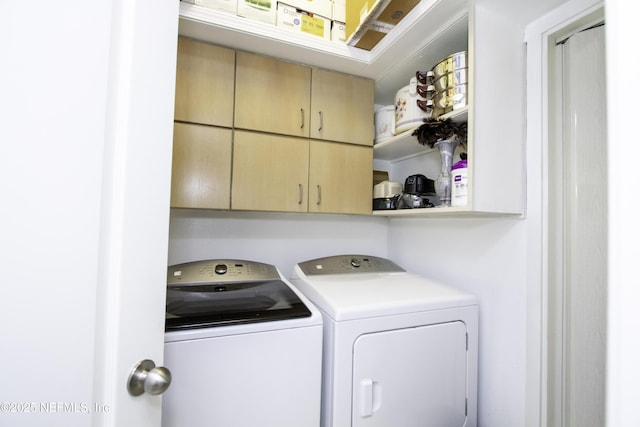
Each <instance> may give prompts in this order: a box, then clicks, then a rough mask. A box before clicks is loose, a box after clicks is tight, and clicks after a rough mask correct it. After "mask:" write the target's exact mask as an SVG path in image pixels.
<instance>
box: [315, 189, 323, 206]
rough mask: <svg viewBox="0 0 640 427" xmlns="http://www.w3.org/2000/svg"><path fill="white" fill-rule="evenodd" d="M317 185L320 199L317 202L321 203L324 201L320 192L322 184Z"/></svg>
mask: <svg viewBox="0 0 640 427" xmlns="http://www.w3.org/2000/svg"><path fill="white" fill-rule="evenodd" d="M317 187H318V200H317V201H316V204H317V205H319V204H320V202H321V201H322V196H321V194H320V184H318V185H317Z"/></svg>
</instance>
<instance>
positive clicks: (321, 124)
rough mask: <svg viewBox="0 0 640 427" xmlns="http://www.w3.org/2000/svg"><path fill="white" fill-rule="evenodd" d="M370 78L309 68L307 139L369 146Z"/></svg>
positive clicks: (371, 132)
mask: <svg viewBox="0 0 640 427" xmlns="http://www.w3.org/2000/svg"><path fill="white" fill-rule="evenodd" d="M373 92H374V86H373V81H372V80H369V79H364V78H361V77H355V76H350V75H348V74H342V73H336V72H334V71H327V70H319V69H313V74H312V79H311V138H315V139H323V140H329V141H339V142H347V143H350V144H360V145H368V146H372V145H373V139H374V133H375V127H374V123H373V104H374V101H373V96H374V94H373Z"/></svg>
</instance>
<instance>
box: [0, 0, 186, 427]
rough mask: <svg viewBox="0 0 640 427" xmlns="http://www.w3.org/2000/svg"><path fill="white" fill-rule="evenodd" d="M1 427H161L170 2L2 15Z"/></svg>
mask: <svg viewBox="0 0 640 427" xmlns="http://www.w3.org/2000/svg"><path fill="white" fill-rule="evenodd" d="M2 14H3V18H4V19H3V24H2V25H1V26H0V39H1V40H2V42H0V43H1V46H2V49H1V51H2V55H1V57H0V64H1V65H2V79H0V93H2V96H0V117H2V119H1V120H2V139H1V140H2V155H1V156H0V190H1V191H0V194H2V197H3V202H2V209H1V210H0V235H2V238H1V239H0V255H1V261H0V276H1V277H2V281H1V286H2V298H0V322H1V324H2V327H0V342H1V343H2V344H1V346H2V351H1V352H0V378H2V383H3V385H2V387H0V425H11V426H14V427H20V426H36V425H47V426H71V427H73V426H88V425H95V426H102V425H104V426H134V425H135V426H144V427H152V426H154V427H157V426H159V425H160V422H159V419H160V409H161V407H160V405H161V397H159V396H149V395H143V396H140V397H132V396H130V395H129V394H128V393H127V389H126V382H127V376H128V374H129V372H130V370H131V369H132V368H133V365H134V364H135V363H137V362H138V361H139V360H141V359H146V358H148V359H153V360H155V362H157V363H158V364H161V363H162V350H163V326H164V288H165V282H166V265H167V262H166V258H167V241H168V224H169V192H170V189H169V186H170V171H171V138H172V137H171V134H172V117H173V89H172V88H173V85H174V74H175V51H176V46H175V45H176V35H177V17H178V2H177V1H173V0H171V1H170V0H166V1H164V0H163V1H159V2H158V1H151V0H138V1H128V0H119V1H110V0H95V1H92V2H91V4H90V5H89V4H86V5H81V4H79V3H77V2H51V1H45V0H35V1H29V2H8V3H6V4H4V5H3V12H2Z"/></svg>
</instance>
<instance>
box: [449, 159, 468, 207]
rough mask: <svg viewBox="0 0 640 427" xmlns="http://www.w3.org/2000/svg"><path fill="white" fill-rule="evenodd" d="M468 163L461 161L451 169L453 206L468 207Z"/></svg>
mask: <svg viewBox="0 0 640 427" xmlns="http://www.w3.org/2000/svg"><path fill="white" fill-rule="evenodd" d="M467 170H468V169H467V161H466V160H460V161H459V162H457V163H456V164H455V165H453V166H452V167H451V206H466V205H467V191H468V178H467Z"/></svg>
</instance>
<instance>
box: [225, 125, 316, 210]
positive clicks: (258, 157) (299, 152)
mask: <svg viewBox="0 0 640 427" xmlns="http://www.w3.org/2000/svg"><path fill="white" fill-rule="evenodd" d="M308 180H309V141H308V140H307V139H301V138H295V137H290V136H282V135H272V134H265V133H259V132H249V131H241V130H237V131H235V133H234V147H233V189H232V193H231V209H238V210H256V211H280V212H306V211H307V183H308Z"/></svg>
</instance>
